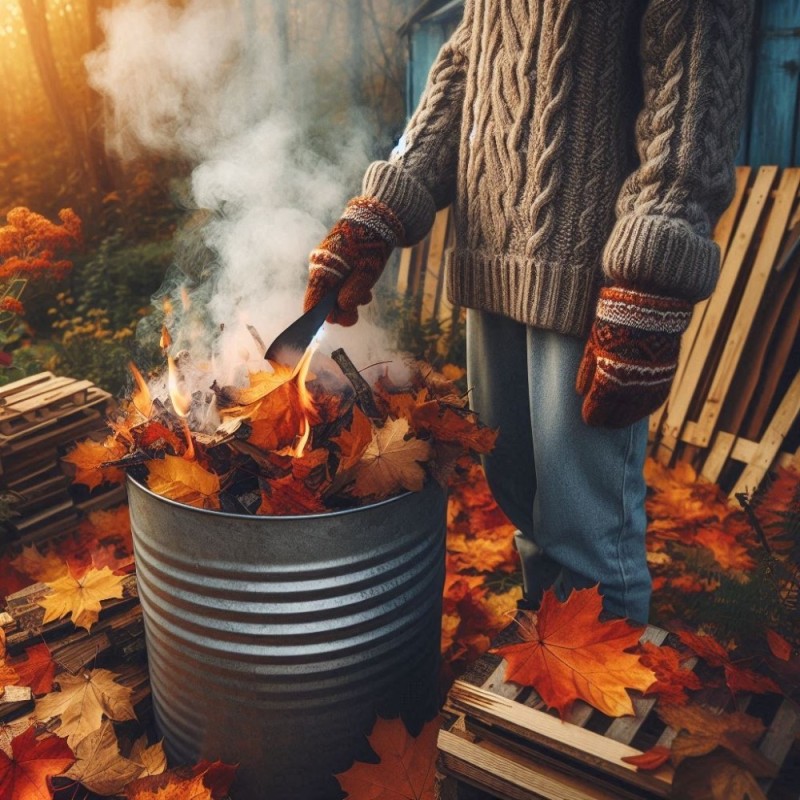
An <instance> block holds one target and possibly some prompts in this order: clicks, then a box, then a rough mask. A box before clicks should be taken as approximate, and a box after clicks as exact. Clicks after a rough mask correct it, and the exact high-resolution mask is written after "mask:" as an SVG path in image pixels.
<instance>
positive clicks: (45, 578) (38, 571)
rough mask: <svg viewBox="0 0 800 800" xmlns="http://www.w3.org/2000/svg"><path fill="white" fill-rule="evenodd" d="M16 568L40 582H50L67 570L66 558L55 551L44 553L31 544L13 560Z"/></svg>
mask: <svg viewBox="0 0 800 800" xmlns="http://www.w3.org/2000/svg"><path fill="white" fill-rule="evenodd" d="M11 563H12V564H13V565H14V569H16V570H18V571H19V572H22V573H23V574H25V575H27V576H28V577H30V578H33V580H34V581H36V582H39V583H50V582H51V581H54V580H56V579H58V578H60V577H61V576H62V575H65V574H66V572H67V565H66V564H65V563H64V559H63V558H60V557H59V556H58V555H56V554H55V553H46V554H44V555H43V554H42V553H40V552H39V550H38V548H37V547H36V546H35V545H32V544H29V545H26V546H25V547H23V548H22V552H21V553H20V554H19V555H18V556H17V557H16V558H14V559H12V560H11Z"/></svg>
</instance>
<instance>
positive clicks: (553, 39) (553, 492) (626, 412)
mask: <svg viewBox="0 0 800 800" xmlns="http://www.w3.org/2000/svg"><path fill="white" fill-rule="evenodd" d="M751 19H752V2H751V0H591V2H589V1H588V0H533V2H531V1H530V0H502V1H501V0H466V4H465V9H464V16H463V19H462V21H461V23H460V25H459V26H458V28H457V29H456V31H455V32H454V34H453V35H452V37H451V38H450V39H449V41H448V42H447V43H446V44H445V45H444V47H443V48H442V50H441V51H440V53H439V55H438V57H437V59H436V61H435V63H434V65H433V67H432V69H431V72H430V75H429V78H428V83H427V86H426V89H425V92H424V94H423V97H422V99H421V100H420V103H419V105H418V107H417V109H416V110H415V112H414V113H413V115H412V117H411V119H410V121H409V123H408V125H407V128H406V130H405V132H404V134H403V136H402V138H401V140H400V142H399V144H398V146H397V147H396V148H395V150H394V151H393V153H392V154H391V156H390V158H389V160H388V161H377V162H375V163H373V164H371V165H370V166H369V167H368V169H367V171H366V174H365V176H364V182H363V190H362V194H361V195H360V196H359V197H357V198H354V199H353V200H351V201H350V202H349V203H348V204H347V206H346V209H345V212H344V213H343V215H342V217H341V219H340V220H339V221H338V222H337V223H336V224H335V225H334V227H333V228H332V229H331V231H330V232H329V234H328V236H327V237H326V238H325V240H324V241H323V242H322V243H321V244H320V245H319V247H318V248H316V249H315V250H314V251H312V253H311V255H310V259H309V260H310V265H309V279H308V287H307V289H306V295H305V300H304V305H305V308H306V309H307V308H310V307H311V306H313V305H314V304H315V303H316V302H317V301H318V299H319V298H320V297H321V296H322V294H323V293H324V292H326V291H327V290H329V289H331V288H332V287H336V286H339V287H340V288H339V290H338V295H337V305H336V307H335V309H334V311H333V312H332V313H331V316H330V319H331V320H332V321H333V322H338V323H340V324H342V325H351V324H353V323H354V322H355V321H356V319H357V317H358V311H357V309H358V306H359V305H363V304H365V303H368V302H369V301H370V299H371V290H372V287H373V285H374V283H375V281H376V280H377V278H378V276H379V275H380V274H381V271H382V269H383V267H384V265H385V263H386V261H387V259H388V257H389V255H390V253H391V251H392V248H394V247H395V246H398V245H403V246H408V245H412V244H414V243H416V242H418V241H420V240H421V239H422V238H423V237H424V236H425V235H426V234H427V232H428V231H429V229H430V228H431V226H432V223H433V218H434V215H435V213H436V211H437V209H441V208H444V207H446V206H448V205H450V204H452V214H453V221H454V225H455V232H456V236H455V246H454V248H453V249H452V250H451V251H450V252H448V254H447V286H448V292H449V296H450V298H451V300H452V302H453V303H455V304H458V305H460V306H463V307H466V309H467V312H466V313H467V362H468V363H467V368H468V382H469V386H470V390H471V397H472V400H471V405H472V407H473V408H474V409H475V410H476V411H477V412H478V413H479V415H480V418H481V419H482V421H483V422H485V423H486V424H488V425H490V426H492V427H495V428H497V429H498V430H499V435H498V439H497V445H496V447H495V449H494V451H493V452H492V453H491V454H490V455H488V456H487V457H486V458H485V460H484V467H485V471H486V477H487V480H488V482H489V486H490V488H491V490H492V492H493V494H494V497H495V499H496V500H497V502H498V504H499V506H500V507H501V509H502V510H503V511H504V512H505V514H506V515H507V516H508V517H509V518H510V519H511V521H512V522H513V523H514V524H515V525H516V526H517V528H518V529H519V530H518V533H517V534H516V544H517V549H518V551H519V554H520V557H521V562H522V571H523V582H524V588H525V596H526V597H527V600H528V602H529V603H530V604H531V606H532V607H534V608H535V607H536V604H537V603H538V602H539V600H540V598H541V594H542V591H543V590H544V589H545V588H546V587H547V586H550V585H555V588H556V589H557V591H558V592H559V593H560V594H561V596H562V597H563V596H564V595H565V594H566V593H568V592H569V591H570V590H571V589H572V588H583V587H586V586H591V585H594V584H599V587H600V591H601V593H602V594H603V605H604V609H605V611H606V612H607V613H608V614H610V615H617V616H622V617H627V618H629V619H631V620H633V621H636V622H639V623H644V622H646V621H647V619H648V611H649V602H650V594H651V579H650V575H649V572H648V568H647V562H646V553H645V529H646V516H645V509H644V499H645V491H646V487H645V483H644V478H643V466H644V460H645V449H646V443H647V435H648V423H647V416H648V415H649V414H650V413H651V412H653V411H655V410H656V409H657V408H659V407H660V406H661V405H662V404H663V403H664V402H665V400H666V399H667V397H668V394H669V390H670V385H671V382H672V379H673V377H674V374H675V370H676V362H677V358H678V353H679V347H680V338H681V334H682V333H683V331H684V330H685V329H686V327H687V326H688V324H689V321H690V317H691V312H692V308H693V305H694V304H695V303H696V302H698V301H699V300H702V299H703V298H706V297H708V295H709V294H710V293H711V292H712V290H713V289H714V286H715V283H716V281H717V277H718V274H719V248H718V247H717V245H716V244H715V243H714V242H713V241H712V240H711V232H712V228H713V225H714V223H715V221H716V220H717V218H718V217H719V215H720V214H721V212H722V211H723V210H724V209H725V207H726V205H727V204H728V203H729V202H730V198H731V196H732V192H733V188H734V159H735V154H736V151H737V148H738V143H739V132H740V124H741V120H742V117H743V105H744V95H745V84H746V55H747V49H748V43H749V31H750V25H751Z"/></svg>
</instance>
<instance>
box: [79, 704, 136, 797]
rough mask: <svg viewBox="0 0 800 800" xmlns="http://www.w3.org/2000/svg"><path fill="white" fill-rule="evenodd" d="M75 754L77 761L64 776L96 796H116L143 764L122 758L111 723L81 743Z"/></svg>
mask: <svg viewBox="0 0 800 800" xmlns="http://www.w3.org/2000/svg"><path fill="white" fill-rule="evenodd" d="M75 755H76V756H77V758H78V760H77V761H76V762H75V764H73V765H72V766H71V767H70V769H69V771H67V772H65V773H64V777H65V778H72V779H73V780H75V781H77V782H78V783H81V784H83V785H84V786H85V787H86V788H87V789H90V790H91V791H93V792H95V793H96V794H101V795H110V794H117V793H119V792H121V791H122V790H123V789H124V788H125V786H127V785H128V784H129V783H130V782H131V781H132V780H133V779H134V778H136V777H137V776H138V775H139V774H140V773H141V772H142V766H141V765H140V764H137V763H135V762H133V761H130V760H128V759H127V758H124V757H123V756H121V755H120V753H119V745H118V743H117V737H116V735H115V734H114V728H113V726H112V725H111V723H110V722H109V721H108V720H106V721H105V722H104V723H103V724H102V725H101V726H100V727H99V728H98V729H97V730H96V731H93V732H92V733H90V734H89V735H88V736H86V737H85V738H84V739H82V740H81V741H80V742H79V743H78V746H77V747H76V748H75Z"/></svg>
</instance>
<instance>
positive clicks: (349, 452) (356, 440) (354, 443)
mask: <svg viewBox="0 0 800 800" xmlns="http://www.w3.org/2000/svg"><path fill="white" fill-rule="evenodd" d="M331 441H332V442H334V443H335V444H336V445H337V446H338V448H339V450H340V452H341V458H340V460H339V469H340V470H348V469H350V468H351V467H354V466H355V465H356V464H357V463H358V462H359V461H360V460H361V456H362V455H363V454H364V451H365V450H366V449H367V447H368V446H369V444H370V442H371V441H372V423H371V422H370V421H369V418H368V417H367V415H366V414H365V413H364V412H363V411H362V410H361V409H360V408H359V407H358V406H354V408H353V419H352V421H351V422H350V427H349V428H345V429H344V430H343V431H342V432H341V433H340V434H339V435H338V436H336V437H334V438H333V439H332V440H331Z"/></svg>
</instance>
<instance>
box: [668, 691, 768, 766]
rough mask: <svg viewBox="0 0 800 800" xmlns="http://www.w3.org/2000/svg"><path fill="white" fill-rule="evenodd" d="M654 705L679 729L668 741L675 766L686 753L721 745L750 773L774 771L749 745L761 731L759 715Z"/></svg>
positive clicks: (762, 726) (711, 749)
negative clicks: (670, 740) (671, 740)
mask: <svg viewBox="0 0 800 800" xmlns="http://www.w3.org/2000/svg"><path fill="white" fill-rule="evenodd" d="M656 708H657V710H658V714H659V716H660V717H661V719H662V720H664V722H665V723H666V724H667V725H669V726H670V727H671V728H674V729H675V730H677V731H678V732H679V733H678V735H677V736H676V737H675V739H674V740H673V742H672V761H673V763H674V764H675V765H676V766H677V765H679V764H680V763H681V761H683V759H685V758H687V757H689V756H702V755H705V754H706V753H710V752H712V751H713V750H716V749H717V748H718V747H721V748H723V749H724V750H727V751H728V752H730V753H732V754H733V755H734V756H735V757H736V758H737V759H738V760H739V761H740V762H741V763H742V764H743V765H744V766H746V767H747V768H748V769H749V770H750V771H751V772H752V773H753V774H754V775H757V776H772V775H775V773H776V771H777V768H776V766H775V765H774V764H773V763H772V762H771V761H770V760H769V759H767V758H765V757H764V756H763V755H762V754H761V753H759V752H758V750H756V749H755V747H754V746H753V745H754V744H755V743H756V742H757V741H758V739H759V738H760V736H761V734H763V733H764V723H763V722H761V720H760V719H756V718H755V717H751V716H750V715H749V714H743V713H742V712H741V711H733V712H730V713H721V714H715V713H714V712H713V711H709V710H708V709H707V708H703V707H702V706H698V705H685V706H670V705H665V706H657V707H656Z"/></svg>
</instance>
